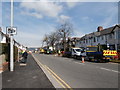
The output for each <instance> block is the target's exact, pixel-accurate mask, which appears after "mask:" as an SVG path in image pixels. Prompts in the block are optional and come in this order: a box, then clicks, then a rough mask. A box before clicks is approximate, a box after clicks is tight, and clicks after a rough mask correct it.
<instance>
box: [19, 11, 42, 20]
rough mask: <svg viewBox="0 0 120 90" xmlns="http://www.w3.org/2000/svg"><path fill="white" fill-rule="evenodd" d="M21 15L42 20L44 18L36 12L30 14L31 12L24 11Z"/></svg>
mask: <svg viewBox="0 0 120 90" xmlns="http://www.w3.org/2000/svg"><path fill="white" fill-rule="evenodd" d="M21 14H23V15H29V16H34V17H36V18H38V19H42V18H43V16H42V15H41V14H39V13H35V12H33V13H30V12H23V11H22V12H21Z"/></svg>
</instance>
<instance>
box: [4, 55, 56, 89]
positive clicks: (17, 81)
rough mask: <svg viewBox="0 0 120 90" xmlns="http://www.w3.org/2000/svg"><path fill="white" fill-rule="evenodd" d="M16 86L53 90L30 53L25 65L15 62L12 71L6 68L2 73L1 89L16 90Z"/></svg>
mask: <svg viewBox="0 0 120 90" xmlns="http://www.w3.org/2000/svg"><path fill="white" fill-rule="evenodd" d="M11 88H12V89H11ZM17 88H20V89H23V90H26V88H29V89H31V88H32V89H36V88H37V89H50V90H55V88H54V86H53V85H52V83H51V82H50V81H49V79H48V78H47V77H46V75H45V74H44V72H43V71H42V69H41V68H40V67H39V66H38V64H37V63H36V62H35V60H34V58H33V57H32V55H29V56H28V61H27V65H26V66H20V63H19V62H17V63H16V64H15V70H14V71H13V72H10V71H9V70H7V71H5V72H3V73H2V90H6V89H11V90H13V89H15V90H16V89H17Z"/></svg>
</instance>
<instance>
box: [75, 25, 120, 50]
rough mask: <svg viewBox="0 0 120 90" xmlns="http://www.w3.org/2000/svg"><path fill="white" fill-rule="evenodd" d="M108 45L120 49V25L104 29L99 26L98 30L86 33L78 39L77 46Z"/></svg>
mask: <svg viewBox="0 0 120 90" xmlns="http://www.w3.org/2000/svg"><path fill="white" fill-rule="evenodd" d="M91 45H92V46H96V45H101V46H108V47H109V48H110V49H115V50H120V25H115V26H113V27H110V28H106V29H103V28H102V27H101V26H100V27H98V30H97V32H93V33H90V34H86V35H85V36H83V37H81V38H80V39H79V40H77V41H76V45H75V46H76V47H86V46H91Z"/></svg>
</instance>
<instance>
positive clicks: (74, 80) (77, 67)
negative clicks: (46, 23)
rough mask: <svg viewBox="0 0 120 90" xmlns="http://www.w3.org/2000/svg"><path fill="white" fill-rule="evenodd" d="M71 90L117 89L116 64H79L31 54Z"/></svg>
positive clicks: (59, 58)
mask: <svg viewBox="0 0 120 90" xmlns="http://www.w3.org/2000/svg"><path fill="white" fill-rule="evenodd" d="M33 56H34V57H35V58H36V59H37V60H38V61H39V62H40V63H41V64H42V65H44V66H46V67H48V69H50V70H51V71H52V72H53V73H55V74H56V75H57V76H58V77H59V78H60V79H62V80H63V81H64V82H65V83H66V84H67V85H68V86H70V87H71V88H118V73H120V72H118V64H113V63H93V62H85V63H81V61H79V60H75V59H72V58H63V57H58V56H53V55H44V54H33Z"/></svg>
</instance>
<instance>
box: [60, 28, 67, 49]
mask: <svg viewBox="0 0 120 90" xmlns="http://www.w3.org/2000/svg"><path fill="white" fill-rule="evenodd" d="M61 32H63V48H64V51H65V50H66V32H65V31H64V30H61Z"/></svg>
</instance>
